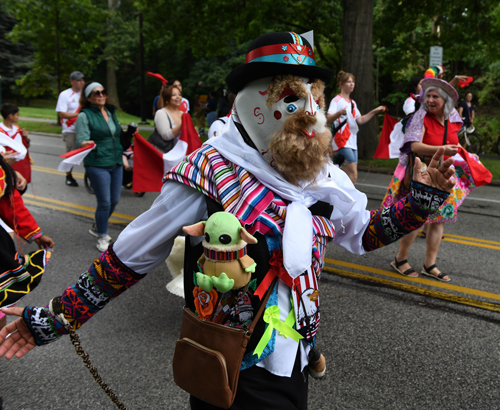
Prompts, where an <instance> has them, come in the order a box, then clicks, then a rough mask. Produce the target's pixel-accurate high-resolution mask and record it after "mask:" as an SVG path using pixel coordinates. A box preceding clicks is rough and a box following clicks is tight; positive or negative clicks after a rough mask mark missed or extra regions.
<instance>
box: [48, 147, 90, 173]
mask: <svg viewBox="0 0 500 410" xmlns="http://www.w3.org/2000/svg"><path fill="white" fill-rule="evenodd" d="M94 148H95V142H93V141H92V144H89V145H86V146H85V147H83V148H78V149H75V150H73V151H70V152H67V153H66V154H62V155H59V156H60V157H61V158H64V160H63V161H61V163H60V164H59V166H58V167H57V170H58V171H59V172H69V171H71V168H73V167H74V166H75V165H80V164H81V163H82V161H83V159H84V158H85V157H86V156H87V155H88V154H89V153H90V151H92V150H93V149H94Z"/></svg>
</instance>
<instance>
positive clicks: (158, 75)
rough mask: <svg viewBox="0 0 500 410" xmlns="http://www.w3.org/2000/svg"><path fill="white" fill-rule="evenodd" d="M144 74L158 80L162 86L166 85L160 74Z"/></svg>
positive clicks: (166, 81)
mask: <svg viewBox="0 0 500 410" xmlns="http://www.w3.org/2000/svg"><path fill="white" fill-rule="evenodd" d="M146 74H147V75H149V76H151V77H154V78H156V79H158V80H160V81H161V83H162V84H163V85H165V84H167V83H168V80H166V79H165V78H163V76H162V75H161V74H158V73H152V72H151V71H148V72H147V73H146Z"/></svg>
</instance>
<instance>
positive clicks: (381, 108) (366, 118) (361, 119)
mask: <svg viewBox="0 0 500 410" xmlns="http://www.w3.org/2000/svg"><path fill="white" fill-rule="evenodd" d="M384 111H385V107H384V106H383V105H380V106H378V107H377V108H375V109H373V110H371V111H370V112H369V113H367V114H365V115H362V116H361V117H358V118H356V122H357V123H358V125H363V124H365V123H367V122H368V121H370V120H371V119H372V118H373V116H374V115H375V114H377V113H379V112H384Z"/></svg>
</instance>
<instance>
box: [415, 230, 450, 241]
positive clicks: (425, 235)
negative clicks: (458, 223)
mask: <svg viewBox="0 0 500 410" xmlns="http://www.w3.org/2000/svg"><path fill="white" fill-rule="evenodd" d="M417 236H418V237H419V238H424V239H425V238H427V234H426V233H425V232H424V231H420V232H419V233H418V234H417ZM441 239H444V234H443V236H441Z"/></svg>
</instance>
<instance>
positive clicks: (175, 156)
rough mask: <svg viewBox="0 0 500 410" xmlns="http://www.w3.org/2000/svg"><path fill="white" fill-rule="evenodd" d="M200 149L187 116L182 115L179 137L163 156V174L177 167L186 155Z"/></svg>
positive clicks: (192, 125)
mask: <svg viewBox="0 0 500 410" xmlns="http://www.w3.org/2000/svg"><path fill="white" fill-rule="evenodd" d="M200 147H201V140H200V137H199V135H198V132H197V131H196V129H195V128H194V124H193V120H192V119H191V116H190V115H189V114H182V124H181V135H180V136H179V140H178V141H177V143H176V144H175V146H174V148H172V149H171V150H170V151H169V152H167V153H165V154H163V161H164V163H165V167H164V168H165V169H164V172H167V171H170V169H171V168H172V167H173V166H174V165H177V164H178V163H179V162H180V161H181V160H182V159H183V158H184V157H185V156H186V155H189V154H191V153H192V152H193V151H196V150H197V149H198V148H200Z"/></svg>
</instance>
